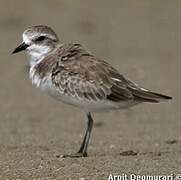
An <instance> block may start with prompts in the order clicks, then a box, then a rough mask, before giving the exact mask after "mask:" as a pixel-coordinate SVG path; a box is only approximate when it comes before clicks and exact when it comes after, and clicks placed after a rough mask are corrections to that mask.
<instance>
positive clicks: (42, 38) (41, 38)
mask: <svg viewBox="0 0 181 180" xmlns="http://www.w3.org/2000/svg"><path fill="white" fill-rule="evenodd" d="M45 39H46V36H40V37H38V38H37V39H36V41H43V40H45Z"/></svg>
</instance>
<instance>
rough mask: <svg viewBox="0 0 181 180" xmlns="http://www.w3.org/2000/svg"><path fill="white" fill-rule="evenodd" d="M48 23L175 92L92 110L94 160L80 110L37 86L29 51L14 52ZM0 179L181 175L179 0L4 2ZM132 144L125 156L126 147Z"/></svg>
mask: <svg viewBox="0 0 181 180" xmlns="http://www.w3.org/2000/svg"><path fill="white" fill-rule="evenodd" d="M35 24H47V25H50V26H52V27H53V28H54V29H55V30H56V32H57V33H58V35H59V36H60V38H61V39H62V41H65V42H68V41H73V42H80V43H82V44H84V45H85V46H86V47H87V48H88V49H90V50H91V51H92V52H93V53H94V54H97V56H98V57H101V58H102V59H105V60H107V61H109V62H110V63H111V64H113V65H114V66H115V67H116V68H117V69H119V70H120V72H122V73H123V74H125V75H126V76H128V77H129V78H130V79H132V80H134V81H136V82H137V83H139V84H142V85H144V86H145V87H147V88H149V89H151V90H154V91H158V92H162V93H165V94H168V95H171V96H173V97H174V100H173V101H171V102H168V103H167V102H166V103H161V104H158V105H150V104H144V105H140V106H137V107H135V108H132V109H129V110H126V111H117V112H109V113H107V114H95V115H94V118H95V122H96V123H97V124H96V126H95V128H94V130H93V136H92V141H91V144H90V147H89V155H90V156H89V157H88V158H83V159H61V158H59V157H58V155H60V154H64V153H66V152H68V153H70V152H74V151H76V150H77V149H78V147H79V144H80V142H81V137H82V135H83V129H84V126H85V121H84V116H83V114H82V112H81V111H79V110H77V109H76V108H73V107H70V106H67V105H63V104H62V103H60V102H56V101H54V100H53V99H51V98H50V97H48V96H46V95H45V94H43V93H41V92H40V91H39V90H38V89H36V88H35V87H33V86H32V85H31V82H30V81H29V80H28V75H27V70H26V64H27V61H26V56H25V55H24V54H23V53H21V54H18V55H13V56H12V55H11V51H12V50H13V49H14V47H15V46H16V45H17V44H18V43H19V42H20V36H21V33H22V31H23V30H24V29H25V28H26V27H27V26H30V25H35ZM0 34H1V35H0V39H1V48H0V179H2V180H5V179H12V180H14V179H23V180H24V179H30V180H31V179H39V180H46V179H54V180H59V179H60V180H67V179H72V180H77V179H81V178H82V180H83V179H84V180H87V179H94V180H103V179H107V177H108V175H109V174H110V173H112V174H115V175H118V174H122V173H125V174H130V173H136V174H140V175H150V174H152V175H158V174H167V175H169V174H171V173H174V174H177V173H181V97H180V91H181V72H180V69H181V1H180V0H178V1H176V0H172V1H170V0H162V1H158V0H157V1H156V0H155V1H154V0H152V1H151V0H150V1H146V0H145V1H143V0H141V1H131V0H124V1H122V0H117V1H116V0H112V1H108V0H89V1H88V0H85V1H83V0H82V1H81V0H64V1H63V0H52V1H50V0H49V1H48V0H46V1H45V0H37V1H35V0H34V1H33V0H31V1H25V0H1V1H0ZM128 150H130V151H133V152H135V154H134V153H132V155H130V156H128V155H125V154H124V153H122V152H124V151H128Z"/></svg>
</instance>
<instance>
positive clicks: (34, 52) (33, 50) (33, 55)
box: [27, 45, 52, 66]
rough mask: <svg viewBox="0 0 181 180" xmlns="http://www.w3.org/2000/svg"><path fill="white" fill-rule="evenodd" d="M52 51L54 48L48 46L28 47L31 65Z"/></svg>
mask: <svg viewBox="0 0 181 180" xmlns="http://www.w3.org/2000/svg"><path fill="white" fill-rule="evenodd" d="M51 51H52V49H51V48H50V47H48V46H40V45H31V46H30V47H28V48H27V53H28V55H29V56H30V59H29V65H30V66H34V65H36V64H37V63H39V62H40V61H41V60H42V59H43V58H44V57H45V56H47V54H48V53H50V52H51Z"/></svg>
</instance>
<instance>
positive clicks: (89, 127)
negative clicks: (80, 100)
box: [62, 112, 93, 158]
mask: <svg viewBox="0 0 181 180" xmlns="http://www.w3.org/2000/svg"><path fill="white" fill-rule="evenodd" d="M86 116H87V129H86V132H85V135H84V138H83V141H82V144H81V146H80V149H79V151H78V152H77V153H75V154H71V155H64V156H62V157H72V158H77V157H87V147H88V145H89V139H90V135H91V131H92V126H93V119H92V116H91V114H90V112H89V113H87V114H86Z"/></svg>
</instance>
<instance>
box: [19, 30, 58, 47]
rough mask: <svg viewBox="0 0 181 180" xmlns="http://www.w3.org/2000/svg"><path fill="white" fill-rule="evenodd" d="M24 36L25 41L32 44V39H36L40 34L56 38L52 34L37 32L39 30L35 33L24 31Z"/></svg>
mask: <svg viewBox="0 0 181 180" xmlns="http://www.w3.org/2000/svg"><path fill="white" fill-rule="evenodd" d="M22 36H23V42H25V43H26V44H30V43H31V42H32V40H35V39H36V38H38V37H39V36H46V37H49V38H51V39H56V37H55V36H53V35H51V34H47V33H37V32H35V33H34V34H33V33H31V34H27V33H26V32H24V33H23V35H22Z"/></svg>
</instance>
